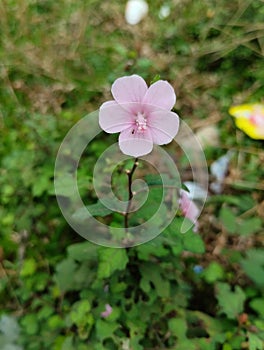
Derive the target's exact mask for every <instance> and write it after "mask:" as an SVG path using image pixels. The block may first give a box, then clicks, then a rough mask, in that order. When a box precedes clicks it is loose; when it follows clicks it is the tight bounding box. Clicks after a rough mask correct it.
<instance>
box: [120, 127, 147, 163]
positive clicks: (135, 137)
mask: <svg viewBox="0 0 264 350" xmlns="http://www.w3.org/2000/svg"><path fill="white" fill-rule="evenodd" d="M119 147H120V149H121V151H122V152H123V153H124V154H127V155H129V156H132V157H140V156H143V155H145V154H148V153H150V152H151V151H152V148H153V141H152V136H151V133H150V131H149V130H146V131H145V132H143V133H139V132H136V131H135V130H134V129H133V127H132V128H128V129H126V130H123V131H122V132H121V134H120V135H119Z"/></svg>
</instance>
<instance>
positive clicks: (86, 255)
mask: <svg viewBox="0 0 264 350" xmlns="http://www.w3.org/2000/svg"><path fill="white" fill-rule="evenodd" d="M97 250H98V246H97V245H95V244H92V243H90V242H82V243H75V244H72V245H70V246H69V247H68V248H67V252H68V255H69V257H70V258H72V259H73V260H76V261H90V260H95V259H97Z"/></svg>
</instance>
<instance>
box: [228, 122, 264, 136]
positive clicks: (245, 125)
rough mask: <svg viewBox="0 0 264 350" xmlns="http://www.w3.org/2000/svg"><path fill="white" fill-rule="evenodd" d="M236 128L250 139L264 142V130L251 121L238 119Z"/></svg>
mask: <svg viewBox="0 0 264 350" xmlns="http://www.w3.org/2000/svg"><path fill="white" fill-rule="evenodd" d="M235 123H236V126H237V127H238V128H239V129H241V130H242V131H244V132H245V133H246V134H247V135H248V136H249V137H251V138H252V139H255V140H264V130H263V129H262V130H261V129H260V128H258V127H256V125H254V124H252V123H251V122H250V120H249V119H246V118H236V120H235Z"/></svg>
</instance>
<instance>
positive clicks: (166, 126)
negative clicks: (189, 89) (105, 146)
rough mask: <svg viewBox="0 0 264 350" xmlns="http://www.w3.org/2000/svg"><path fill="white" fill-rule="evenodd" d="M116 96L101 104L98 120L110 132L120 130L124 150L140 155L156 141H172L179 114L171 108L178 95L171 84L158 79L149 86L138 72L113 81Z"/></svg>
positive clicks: (176, 128)
mask: <svg viewBox="0 0 264 350" xmlns="http://www.w3.org/2000/svg"><path fill="white" fill-rule="evenodd" d="M111 91H112V95H113V97H114V100H112V101H108V102H105V103H103V104H102V106H101V107H100V110H99V124H100V126H101V128H102V129H103V130H104V131H106V132H107V133H116V132H120V135H119V147H120V149H121V151H122V152H123V153H124V154H127V155H130V156H133V157H139V156H143V155H145V154H148V153H150V152H151V151H152V148H153V144H157V145H164V144H167V143H169V142H171V141H172V139H173V138H174V136H175V135H176V134H177V132H178V129H179V117H178V115H177V114H176V113H174V112H171V109H172V108H173V106H174V104H175V102H176V95H175V93H174V90H173V88H172V86H171V85H170V84H169V83H168V82H167V81H164V80H159V81H157V82H156V83H154V84H152V85H151V86H150V87H149V88H148V86H147V84H146V82H145V80H144V79H143V78H141V77H140V76H138V75H131V76H128V77H122V78H118V79H117V80H116V81H115V82H114V83H113V85H112V89H111Z"/></svg>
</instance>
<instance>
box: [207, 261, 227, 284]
mask: <svg viewBox="0 0 264 350" xmlns="http://www.w3.org/2000/svg"><path fill="white" fill-rule="evenodd" d="M203 277H204V279H205V280H206V282H208V283H214V282H216V281H217V280H220V279H222V278H223V277H224V270H223V268H222V266H221V265H220V264H218V263H217V262H215V261H213V262H211V263H210V265H209V266H208V267H207V268H206V269H205V270H204V272H203Z"/></svg>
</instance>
